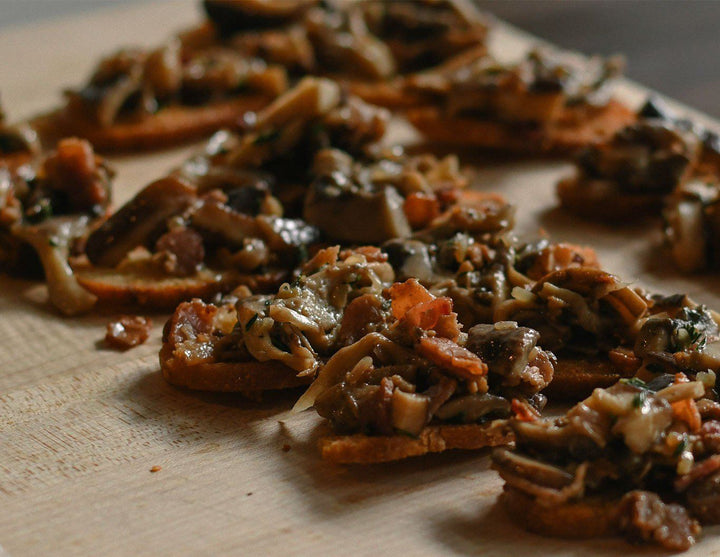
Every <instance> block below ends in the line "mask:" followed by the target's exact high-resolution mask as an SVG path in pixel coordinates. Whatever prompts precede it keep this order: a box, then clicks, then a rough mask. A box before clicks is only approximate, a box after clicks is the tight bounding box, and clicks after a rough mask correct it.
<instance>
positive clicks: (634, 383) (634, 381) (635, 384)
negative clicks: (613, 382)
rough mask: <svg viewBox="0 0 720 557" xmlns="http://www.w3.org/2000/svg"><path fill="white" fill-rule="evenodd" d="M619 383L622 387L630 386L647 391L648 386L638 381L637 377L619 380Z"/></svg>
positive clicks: (640, 380)
mask: <svg viewBox="0 0 720 557" xmlns="http://www.w3.org/2000/svg"><path fill="white" fill-rule="evenodd" d="M620 383H622V384H624V385H632V386H633V387H638V388H640V389H647V388H648V386H647V384H646V383H645V381H643V380H642V379H638V378H637V377H630V378H627V379H620Z"/></svg>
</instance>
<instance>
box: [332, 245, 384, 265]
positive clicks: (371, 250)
mask: <svg viewBox="0 0 720 557" xmlns="http://www.w3.org/2000/svg"><path fill="white" fill-rule="evenodd" d="M355 254H358V255H362V256H363V257H365V260H366V261H367V262H368V263H385V262H386V261H387V260H388V256H387V253H384V252H383V251H382V250H381V249H380V248H379V247H377V246H360V247H358V248H354V249H344V250H342V251H341V252H340V259H341V260H342V261H344V260H346V259H347V258H348V257H350V256H351V255H355Z"/></svg>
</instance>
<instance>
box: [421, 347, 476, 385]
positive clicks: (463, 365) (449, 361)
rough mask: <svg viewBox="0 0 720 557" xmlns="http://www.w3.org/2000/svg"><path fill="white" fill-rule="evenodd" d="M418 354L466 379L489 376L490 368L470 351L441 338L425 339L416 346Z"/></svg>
mask: <svg viewBox="0 0 720 557" xmlns="http://www.w3.org/2000/svg"><path fill="white" fill-rule="evenodd" d="M416 349H417V352H418V353H419V354H420V355H421V356H423V357H424V358H427V359H428V360H430V361H431V362H432V363H434V364H436V365H437V366H439V367H441V368H442V369H444V370H446V371H449V372H450V373H453V374H455V375H457V376H459V377H462V378H464V379H477V378H478V377H483V376H485V375H487V371H488V367H487V364H486V363H485V362H483V361H482V360H481V359H480V358H479V357H478V356H476V355H475V354H473V353H472V352H470V350H468V349H466V348H463V347H462V346H459V345H458V344H455V343H454V342H453V341H451V340H448V339H446V338H441V337H423V338H421V339H420V342H419V343H418V344H417V345H416Z"/></svg>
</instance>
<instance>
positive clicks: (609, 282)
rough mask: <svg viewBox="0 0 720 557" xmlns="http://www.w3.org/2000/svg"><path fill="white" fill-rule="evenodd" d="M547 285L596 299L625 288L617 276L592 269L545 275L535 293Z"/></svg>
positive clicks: (555, 272)
mask: <svg viewBox="0 0 720 557" xmlns="http://www.w3.org/2000/svg"><path fill="white" fill-rule="evenodd" d="M545 284H552V285H554V286H557V287H558V288H566V289H567V290H572V291H573V292H577V293H578V294H581V295H583V296H587V297H589V298H594V299H600V298H602V297H603V296H606V295H607V294H609V293H610V292H613V291H615V290H620V289H621V288H623V286H624V285H623V284H622V283H621V282H620V281H619V280H618V277H616V276H615V275H611V274H610V273H606V272H605V271H601V270H599V269H594V268H591V267H570V268H568V269H561V270H559V271H554V272H552V273H550V274H548V275H545V276H544V277H543V278H541V279H540V280H539V281H537V283H536V284H535V286H534V287H533V289H532V291H533V293H535V294H537V293H539V292H540V291H541V290H542V289H543V287H544V286H545Z"/></svg>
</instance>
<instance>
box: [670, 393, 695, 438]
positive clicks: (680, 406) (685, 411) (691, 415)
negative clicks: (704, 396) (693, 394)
mask: <svg viewBox="0 0 720 557" xmlns="http://www.w3.org/2000/svg"><path fill="white" fill-rule="evenodd" d="M670 406H672V411H673V416H675V418H677V419H678V420H680V421H682V422H685V423H686V424H687V425H688V427H689V428H690V431H692V432H693V433H695V432H698V431H700V426H701V425H702V420H701V418H700V412H699V411H698V407H697V404H695V401H694V400H693V399H691V398H686V399H684V400H678V401H677V402H673V403H671V404H670Z"/></svg>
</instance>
